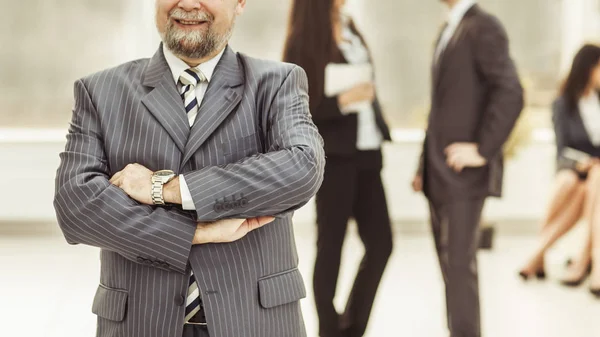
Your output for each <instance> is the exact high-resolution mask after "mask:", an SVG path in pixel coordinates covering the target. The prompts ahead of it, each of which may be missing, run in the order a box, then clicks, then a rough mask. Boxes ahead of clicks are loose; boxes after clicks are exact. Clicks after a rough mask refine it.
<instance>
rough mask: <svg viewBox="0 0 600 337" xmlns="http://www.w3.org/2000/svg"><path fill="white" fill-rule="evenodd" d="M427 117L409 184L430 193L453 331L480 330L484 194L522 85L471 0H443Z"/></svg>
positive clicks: (497, 188)
mask: <svg viewBox="0 0 600 337" xmlns="http://www.w3.org/2000/svg"><path fill="white" fill-rule="evenodd" d="M444 2H445V3H446V4H447V5H448V6H449V7H450V9H451V10H450V15H449V19H448V22H447V24H446V25H445V26H444V28H443V30H442V33H441V35H440V37H439V39H438V42H437V43H436V46H435V53H434V60H433V69H432V73H433V76H432V96H431V111H430V115H429V122H428V124H429V125H428V127H427V132H426V136H425V142H424V145H423V153H422V155H421V162H420V165H419V169H418V172H417V175H416V177H415V179H414V180H413V189H414V190H415V191H421V190H423V191H424V193H425V195H426V196H427V198H428V200H429V205H430V211H431V223H432V229H433V235H434V239H435V245H436V249H437V253H438V257H439V263H440V267H441V270H442V274H443V277H444V282H445V286H446V307H447V315H448V327H449V329H450V332H451V336H452V337H479V336H481V327H480V309H479V290H478V276H477V260H476V251H477V246H478V229H479V221H480V217H481V212H482V209H483V205H484V201H485V198H486V197H488V196H500V194H501V187H502V171H503V158H502V147H503V144H504V142H505V141H506V139H507V138H508V136H509V134H510V132H511V130H512V128H513V126H514V124H515V122H516V120H517V118H518V116H519V114H520V112H521V110H522V108H523V90H522V87H521V85H520V83H519V79H518V76H517V72H516V69H515V66H514V63H513V61H512V60H511V58H510V56H509V48H508V39H507V35H506V32H505V30H504V28H503V27H502V25H501V23H500V22H499V21H498V19H497V18H496V17H494V16H492V15H490V14H488V13H486V12H485V11H483V10H482V9H481V8H480V7H479V6H478V5H477V4H476V3H475V1H474V0H444Z"/></svg>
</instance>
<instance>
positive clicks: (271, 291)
mask: <svg viewBox="0 0 600 337" xmlns="http://www.w3.org/2000/svg"><path fill="white" fill-rule="evenodd" d="M258 294H259V296H260V305H261V306H262V307H263V308H273V307H276V306H279V305H283V304H287V303H291V302H296V301H299V300H300V299H302V298H305V297H306V288H305V287H304V280H303V279H302V275H301V274H300V271H299V270H298V268H294V269H290V270H286V271H284V272H281V273H277V274H274V275H269V276H266V277H263V278H261V279H259V280H258Z"/></svg>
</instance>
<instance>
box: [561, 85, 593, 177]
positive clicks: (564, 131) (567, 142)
mask: <svg viewBox="0 0 600 337" xmlns="http://www.w3.org/2000/svg"><path fill="white" fill-rule="evenodd" d="M552 121H553V122H554V133H555V135H556V159H557V168H558V169H559V170H560V169H573V170H574V169H575V165H576V162H575V161H573V160H571V159H568V158H565V157H563V156H562V153H563V150H564V149H565V148H566V147H570V148H573V149H575V150H579V151H581V152H585V153H587V154H589V155H590V156H592V157H596V158H600V146H595V145H594V144H592V142H591V141H590V137H589V135H588V133H587V130H586V129H585V126H584V124H583V120H582V119H581V115H580V113H579V108H578V107H577V106H575V107H571V106H569V104H567V100H566V99H565V98H564V97H559V98H558V99H556V101H554V104H552Z"/></svg>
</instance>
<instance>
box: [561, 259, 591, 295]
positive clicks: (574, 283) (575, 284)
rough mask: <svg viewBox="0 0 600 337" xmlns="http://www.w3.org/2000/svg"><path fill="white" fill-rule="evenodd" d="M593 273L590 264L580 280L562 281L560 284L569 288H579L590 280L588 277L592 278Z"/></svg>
mask: <svg viewBox="0 0 600 337" xmlns="http://www.w3.org/2000/svg"><path fill="white" fill-rule="evenodd" d="M591 273H592V264H591V263H590V264H588V267H587V268H586V270H585V272H584V273H583V275H581V277H580V278H578V279H576V280H562V281H560V284H562V285H564V286H567V287H578V286H580V285H581V284H582V283H583V281H585V279H587V278H588V276H590V274H591ZM599 291H600V290H599Z"/></svg>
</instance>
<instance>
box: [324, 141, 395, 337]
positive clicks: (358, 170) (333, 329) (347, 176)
mask: <svg viewBox="0 0 600 337" xmlns="http://www.w3.org/2000/svg"><path fill="white" fill-rule="evenodd" d="M381 162H382V158H381V152H380V151H361V152H358V153H357V155H356V156H355V157H352V158H346V157H343V158H340V157H329V158H328V159H327V164H326V167H325V177H324V181H323V184H322V186H321V189H320V190H319V192H318V193H317V197H316V204H317V228H318V238H317V256H316V261H315V270H314V279H313V287H314V295H315V302H316V307H317V313H318V315H319V333H320V336H321V337H339V336H344V337H354V336H362V335H363V334H364V332H365V330H366V327H367V323H368V320H369V315H370V313H371V308H372V306H373V301H374V299H375V294H376V292H377V288H378V286H379V282H380V280H381V277H382V275H383V271H384V269H385V266H386V263H387V261H388V258H389V256H390V254H391V252H392V232H391V227H390V219H389V215H388V209H387V204H386V198H385V193H384V189H383V184H382V181H381V167H382V164H381ZM350 217H354V219H355V220H356V223H357V226H358V233H359V235H360V238H361V240H362V242H363V244H364V247H365V255H364V257H363V259H362V262H361V263H360V267H359V270H358V274H357V275H356V278H355V280H354V286H353V288H352V291H351V293H350V297H349V298H348V302H347V304H346V309H345V312H344V313H343V314H342V315H339V314H338V312H337V311H336V309H335V307H334V305H333V299H334V297H335V291H336V286H337V280H338V273H339V267H340V261H341V253H342V245H343V243H344V238H345V236H346V228H347V226H348V220H349V218H350Z"/></svg>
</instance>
